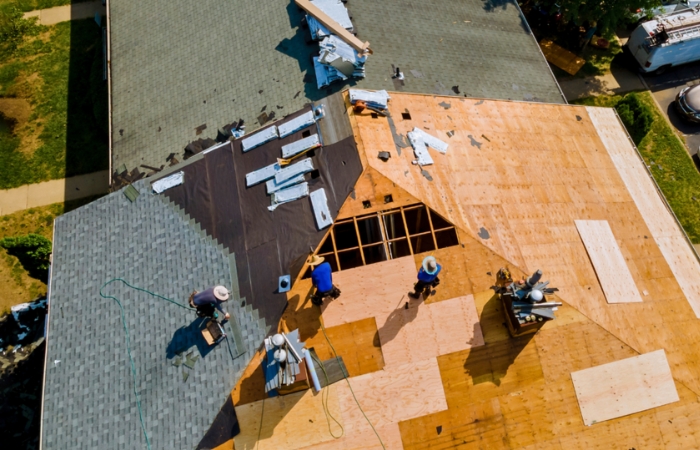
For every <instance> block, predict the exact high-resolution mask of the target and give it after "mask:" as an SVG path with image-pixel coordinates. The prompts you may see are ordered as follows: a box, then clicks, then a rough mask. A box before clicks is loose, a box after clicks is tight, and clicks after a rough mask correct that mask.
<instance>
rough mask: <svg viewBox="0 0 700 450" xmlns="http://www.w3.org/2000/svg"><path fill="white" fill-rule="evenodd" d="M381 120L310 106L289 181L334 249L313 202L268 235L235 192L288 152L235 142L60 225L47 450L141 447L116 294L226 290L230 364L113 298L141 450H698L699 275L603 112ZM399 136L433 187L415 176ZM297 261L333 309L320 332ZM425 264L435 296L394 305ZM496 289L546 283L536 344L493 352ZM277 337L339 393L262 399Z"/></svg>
mask: <svg viewBox="0 0 700 450" xmlns="http://www.w3.org/2000/svg"><path fill="white" fill-rule="evenodd" d="M389 96H390V100H389V102H388V114H387V115H386V116H384V115H382V114H379V113H377V112H375V111H373V110H371V109H365V110H364V111H361V112H355V110H354V109H353V107H352V106H351V105H350V102H349V100H348V93H346V92H344V93H339V94H335V95H333V96H330V97H328V98H326V99H324V100H323V101H322V102H320V103H322V105H323V109H324V111H325V114H326V115H325V117H323V118H321V119H319V120H318V122H317V125H316V128H315V129H313V130H315V131H316V132H317V133H318V134H319V135H320V139H321V141H322V142H323V148H320V149H318V148H317V149H314V150H313V153H312V154H308V153H307V154H305V157H308V158H311V159H312V160H313V164H314V167H316V168H318V169H319V173H317V174H312V173H308V174H306V175H304V176H303V178H304V182H305V183H308V184H309V185H310V186H311V188H310V190H311V191H314V192H316V191H318V190H320V189H321V188H323V189H324V191H325V192H326V195H327V197H328V206H329V209H330V211H331V215H332V221H333V224H332V225H331V226H330V227H325V226H324V227H321V229H320V230H319V228H318V227H317V226H316V223H315V222H314V221H313V220H311V219H310V217H312V216H313V212H314V211H313V210H314V208H315V207H316V205H315V204H314V203H313V201H309V199H306V198H302V199H301V200H296V201H292V202H290V203H285V204H281V205H279V206H278V207H277V209H275V210H274V211H272V212H271V211H269V210H268V206H271V205H270V197H267V196H266V195H265V191H266V183H261V184H258V185H255V186H252V187H247V186H246V183H247V182H246V176H245V175H248V174H250V173H251V170H257V169H260V168H263V167H267V166H268V165H270V164H273V163H274V162H275V160H276V159H277V158H278V157H279V156H280V149H281V147H282V146H283V145H287V144H289V143H291V142H296V141H298V140H300V139H305V138H307V137H308V136H304V130H298V131H296V132H295V133H296V134H294V135H292V136H291V137H290V138H289V139H287V138H283V139H275V138H273V139H272V140H270V141H268V142H266V143H264V144H262V145H261V146H260V147H257V148H253V149H252V150H248V151H246V152H244V151H243V147H242V144H241V143H242V140H238V141H234V142H233V143H231V144H226V145H224V146H222V147H220V148H217V149H215V150H212V151H211V152H209V153H206V154H201V155H198V156H196V157H194V158H193V159H191V160H188V161H186V162H185V163H183V164H182V165H180V166H177V167H174V168H173V169H172V171H173V173H178V172H179V171H182V172H184V177H183V180H184V181H183V184H181V185H178V186H175V187H171V188H170V189H168V190H166V191H165V192H164V193H163V194H155V193H154V192H152V191H151V189H150V184H149V183H147V182H146V180H142V181H140V182H138V183H136V184H135V187H136V189H137V190H138V191H139V193H140V195H139V196H138V197H137V198H136V201H135V202H133V203H132V202H130V201H129V200H127V198H126V197H125V195H124V192H122V191H119V192H116V193H114V194H111V195H109V196H107V197H105V198H103V199H100V200H98V201H96V202H94V203H92V204H90V205H87V206H85V207H83V208H81V209H78V210H76V211H73V212H71V213H69V214H67V215H65V216H62V218H59V219H58V220H57V223H56V236H55V253H54V263H53V268H52V273H53V275H52V280H51V283H50V289H51V291H50V297H49V302H50V309H49V311H50V313H49V314H50V325H49V332H48V337H47V342H48V348H47V355H48V356H47V358H48V361H49V363H48V365H47V369H46V388H45V389H46V393H45V399H44V411H43V414H44V415H43V418H42V423H43V429H42V438H43V445H44V448H66V447H70V448H88V447H90V448H92V447H95V446H96V445H99V447H100V448H121V447H124V446H128V447H130V448H137V447H142V446H144V445H145V444H144V440H143V439H144V438H143V434H142V433H141V425H140V422H139V419H138V417H139V411H138V408H137V407H136V402H135V400H134V396H133V392H132V391H133V390H132V381H131V374H130V371H129V359H128V356H127V354H126V347H125V344H124V329H123V327H122V324H121V320H120V317H119V310H118V307H117V306H116V305H115V304H114V303H113V302H112V301H111V300H109V299H104V298H101V297H100V296H99V294H98V292H99V289H100V286H102V284H103V283H104V282H105V281H108V280H109V279H111V278H113V277H117V276H120V277H123V278H124V279H126V280H129V281H131V282H132V283H133V284H135V285H138V286H140V287H143V288H146V289H148V290H149V291H153V292H157V293H159V294H161V295H165V296H167V297H170V298H186V296H187V295H188V294H189V292H190V291H191V290H192V289H201V288H203V287H206V286H207V285H210V284H217V283H223V284H226V285H231V286H234V289H233V291H234V295H233V296H234V300H233V301H232V302H231V303H232V307H230V310H231V312H232V316H233V320H232V327H236V328H237V330H238V332H239V333H240V335H239V337H238V338H237V339H238V340H236V332H235V331H234V330H233V329H229V330H227V331H228V332H229V333H230V334H231V336H232V337H233V339H232V341H233V344H232V345H233V347H234V349H233V353H234V354H240V355H239V356H237V357H236V359H234V360H233V361H232V360H231V355H230V354H229V351H228V350H227V349H226V347H225V346H224V345H225V343H221V344H219V345H218V346H215V347H213V348H211V349H209V350H207V349H199V348H197V349H194V347H196V345H195V343H194V341H192V340H187V339H186V338H185V335H186V332H185V331H179V330H180V329H184V330H188V328H191V327H192V325H189V326H188V323H190V321H191V318H188V316H187V314H189V313H187V312H185V311H184V310H182V313H180V310H179V309H178V308H177V307H175V306H171V305H167V304H160V303H156V302H155V301H154V300H152V298H151V297H150V296H149V295H148V294H147V293H144V292H134V291H133V290H130V289H128V288H127V287H125V286H122V285H118V286H117V285H114V284H113V285H110V286H108V288H107V289H109V290H108V291H107V293H108V294H110V295H114V296H116V297H119V298H121V299H122V301H123V303H124V308H125V311H126V323H127V325H128V327H129V329H130V333H131V336H132V352H133V354H134V360H135V362H136V365H137V386H136V390H137V391H138V392H139V395H140V396H141V402H142V409H143V413H144V414H143V415H144V426H145V429H146V430H147V431H148V433H149V434H150V436H151V444H152V445H153V448H154V449H156V448H180V447H195V446H197V445H199V448H217V449H230V448H232V446H233V445H235V448H236V449H241V448H253V447H255V448H259V449H266V448H267V449H280V448H285V449H294V448H297V449H301V448H314V449H325V448H327V449H338V448H345V449H351V448H381V447H382V445H383V446H385V447H386V448H392V449H393V448H414V447H415V448H417V447H420V448H424V447H437V446H441V447H445V448H450V447H458V446H466V447H474V448H489V449H490V448H537V449H540V448H558V449H563V448H566V449H569V448H590V447H595V446H598V447H601V448H613V447H614V448H617V447H619V448H632V447H634V448H645V447H653V448H693V447H698V446H700V437H697V438H696V436H695V433H694V432H693V431H692V430H694V429H695V428H697V426H696V425H698V424H697V423H696V422H698V421H700V406H699V405H698V402H697V397H698V395H700V375H698V374H700V363H699V362H698V358H697V350H696V349H697V348H698V342H697V341H698V339H699V338H698V336H700V325H699V324H698V317H700V281H699V280H698V277H697V274H698V273H699V271H700V263H698V259H697V257H696V255H695V253H694V250H693V249H692V247H691V246H690V244H689V242H688V241H687V239H686V237H685V235H684V233H683V231H682V229H681V228H680V226H679V225H678V223H677V222H676V221H675V219H674V217H673V215H672V213H671V212H670V210H669V209H668V207H667V205H666V203H665V201H664V199H663V197H662V196H661V194H660V193H659V191H658V190H657V189H656V186H655V184H654V181H653V179H652V178H651V176H650V174H649V172H648V171H647V169H646V167H645V165H644V163H643V161H642V160H641V158H640V157H639V155H638V153H637V152H636V149H635V148H634V147H633V146H632V144H631V141H630V139H629V138H628V136H627V134H626V132H625V130H624V127H623V126H622V125H621V123H620V121H619V119H618V118H617V116H616V114H615V112H614V110H612V109H605V108H594V107H583V106H571V105H556V104H540V103H523V102H515V101H497V100H477V99H472V98H464V97H462V98H455V97H453V96H438V95H422V94H411V93H403V92H389ZM315 106H316V105H315ZM306 112H307V110H301V111H299V112H298V113H297V114H295V115H292V116H290V117H289V118H287V119H285V121H284V122H289V121H291V120H294V119H295V117H296V116H298V115H303V114H305V113H306ZM275 125H278V129H279V128H289V126H287V127H279V125H282V123H280V122H278V123H276V124H275ZM306 131H308V130H306ZM409 132H410V133H411V134H409ZM260 133H261V135H262V134H263V133H265V130H261V132H260ZM307 134H308V133H307ZM417 137H418V138H420V139H422V141H421V142H425V143H427V145H428V147H426V148H425V151H427V152H428V157H429V158H430V159H431V160H432V164H429V165H422V166H421V165H419V164H414V161H415V160H416V155H415V154H414V152H413V149H412V148H411V144H413V145H414V146H415V145H416V144H415V142H417V141H416V139H417ZM285 139H287V140H285ZM257 141H258V142H262V139H257ZM441 142H442V144H441ZM443 144H446V145H443ZM424 156H425V155H424ZM334 161H335V162H334ZM338 161H339V162H338ZM353 161H354V162H353ZM165 175H167V174H163V176H165ZM228 178H230V180H227V179H228ZM149 181H150V180H149ZM232 193H233V194H232ZM229 196H230V197H232V199H230V198H228V197H229ZM228 209H233V210H238V212H234V213H229V212H228V211H227V210H228ZM266 227H269V228H266ZM280 227H283V228H286V229H284V230H282V229H280ZM266 230H267V231H266ZM310 250H313V252H314V253H315V254H318V255H323V256H324V258H326V260H327V261H329V262H331V266H332V268H333V271H334V273H333V282H334V284H335V285H336V286H337V287H338V288H339V289H340V290H341V295H340V297H339V298H338V299H336V300H331V301H327V302H326V303H325V304H324V305H323V306H322V307H321V308H319V307H318V306H315V305H313V304H312V303H311V300H310V296H311V294H312V293H313V289H312V286H311V280H310V279H309V278H308V277H307V275H308V271H307V265H306V264H305V263H304V260H305V258H306V256H307V255H308V253H309V251H310ZM428 255H432V256H434V257H435V258H436V259H437V261H438V262H439V263H440V264H441V265H442V272H441V273H440V280H441V283H440V284H439V286H437V287H436V288H435V293H434V294H433V295H430V296H428V297H427V298H426V299H422V300H411V299H410V298H409V297H408V296H407V293H408V292H409V291H410V290H411V288H412V287H413V283H414V282H415V280H416V272H417V269H418V267H419V266H420V264H421V262H422V261H423V259H424V258H425V257H426V256H428ZM501 268H508V269H509V270H510V272H511V273H512V275H513V278H515V279H517V278H520V277H526V276H528V275H530V274H532V273H533V272H534V271H536V270H538V269H540V270H542V272H543V274H544V277H543V280H548V281H549V282H550V286H551V287H555V288H558V291H557V292H555V293H554V294H549V300H552V301H554V302H560V303H561V306H559V308H558V310H556V311H555V316H556V319H554V320H550V321H546V322H544V323H543V326H542V327H541V328H540V329H539V331H538V332H537V333H535V334H526V335H522V336H519V337H512V336H511V334H510V333H509V330H508V328H507V327H506V324H505V322H506V319H505V316H504V311H503V304H502V303H501V301H500V300H499V297H498V296H497V295H495V294H494V290H493V287H494V284H495V283H496V274H497V273H498V271H499V269H501ZM282 274H290V275H291V276H292V281H293V284H292V288H291V290H290V291H289V292H287V293H283V294H280V293H279V291H277V290H276V289H275V287H276V286H277V285H276V283H277V280H278V277H279V275H282ZM273 285H274V286H273ZM285 306H286V309H284V308H285ZM283 309H284V310H283ZM171 310H172V311H171ZM276 329H279V330H280V331H284V332H286V331H293V330H297V329H298V330H299V337H300V339H301V341H303V342H304V345H305V348H307V349H311V348H313V350H314V351H315V353H316V354H317V355H318V358H319V359H320V360H323V361H326V360H329V359H332V358H333V357H334V356H335V355H336V354H337V356H338V357H340V358H341V359H342V365H343V366H344V367H346V368H347V371H348V378H347V382H345V381H343V380H342V377H340V379H338V378H336V379H335V380H334V381H336V382H335V383H331V384H330V385H329V386H328V387H327V388H324V391H323V394H322V395H314V393H313V392H312V390H310V389H306V390H303V391H300V392H296V393H292V394H289V395H281V396H278V397H268V395H267V393H266V392H265V381H266V380H265V376H264V375H263V367H262V365H261V364H262V359H263V358H262V356H263V350H262V349H261V344H262V338H263V337H264V336H266V335H269V334H270V333H273V332H274V331H275V330H276ZM81 330H87V331H81ZM190 331H191V330H190ZM175 335H177V337H178V339H179V340H177V345H176V344H169V341H171V340H175ZM239 342H242V344H240V346H239ZM181 343H182V345H180V344H181ZM331 344H332V345H331ZM176 347H177V348H176ZM178 357H180V358H182V359H181V360H184V361H186V362H188V364H189V366H194V369H191V368H187V367H189V366H187V367H180V366H177V367H175V366H174V362H175V361H177V359H176V358H178ZM196 359H199V362H196V364H193V363H192V361H193V360H196ZM182 372H187V373H188V377H189V380H188V379H187V378H185V377H184V376H183V374H182ZM319 377H321V378H323V377H324V374H322V373H319ZM229 393H230V396H229V397H228V399H227V398H226V397H227V396H228V395H229ZM222 404H223V405H224V407H222V406H221V405H222ZM233 406H235V408H233ZM234 411H235V414H234ZM330 416H332V417H333V418H334V419H335V420H336V421H333V420H331V418H330ZM341 427H342V428H341ZM217 430H218V431H217ZM220 430H226V431H225V432H221V431H220ZM374 430H376V435H375V431H374ZM207 431H208V432H207ZM234 434H236V435H235V436H234ZM377 435H378V436H379V439H378V437H377ZM380 440H381V443H380ZM696 440H697V441H698V442H696Z"/></svg>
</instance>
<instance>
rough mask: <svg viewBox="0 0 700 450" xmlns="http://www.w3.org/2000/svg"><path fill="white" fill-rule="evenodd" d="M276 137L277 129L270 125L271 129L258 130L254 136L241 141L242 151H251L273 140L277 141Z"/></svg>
mask: <svg viewBox="0 0 700 450" xmlns="http://www.w3.org/2000/svg"><path fill="white" fill-rule="evenodd" d="M278 137H279V135H278V134H277V127H276V126H275V125H272V126H271V127H268V128H265V129H263V130H260V131H258V132H256V133H255V134H253V135H251V136H250V137H247V138H245V139H243V141H242V142H241V144H242V146H243V151H244V152H247V151H250V150H253V149H254V148H256V147H260V146H261V145H263V144H264V143H266V142H270V141H272V140H273V139H277V138H278Z"/></svg>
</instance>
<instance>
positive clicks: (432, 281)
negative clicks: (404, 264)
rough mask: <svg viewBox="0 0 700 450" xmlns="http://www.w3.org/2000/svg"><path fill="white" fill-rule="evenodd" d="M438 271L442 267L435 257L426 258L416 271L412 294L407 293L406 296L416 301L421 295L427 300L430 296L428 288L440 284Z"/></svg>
mask: <svg viewBox="0 0 700 450" xmlns="http://www.w3.org/2000/svg"><path fill="white" fill-rule="evenodd" d="M440 270H442V266H441V265H440V264H438V263H437V260H436V259H435V257H433V256H426V257H425V259H424V260H423V264H422V265H421V268H420V270H419V271H418V281H417V282H416V284H415V285H413V292H409V293H408V296H409V297H411V298H414V299H418V297H420V295H421V294H423V298H427V297H428V296H429V295H430V294H431V292H430V288H433V287H435V286H437V285H438V284H440V279H439V278H438V274H439V273H440Z"/></svg>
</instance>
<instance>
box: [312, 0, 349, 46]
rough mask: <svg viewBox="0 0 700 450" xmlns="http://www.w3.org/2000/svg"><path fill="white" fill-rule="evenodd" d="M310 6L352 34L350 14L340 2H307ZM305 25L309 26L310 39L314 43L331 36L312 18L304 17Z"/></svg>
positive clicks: (329, 0)
mask: <svg viewBox="0 0 700 450" xmlns="http://www.w3.org/2000/svg"><path fill="white" fill-rule="evenodd" d="M309 1H310V2H311V3H312V4H314V5H316V6H317V7H318V9H320V10H321V11H323V12H324V13H326V14H327V15H328V17H330V18H331V19H333V20H335V21H336V22H338V25H340V26H341V27H343V28H345V29H346V30H348V31H349V32H351V33H352V32H353V25H352V21H351V20H350V14H349V13H348V9H347V8H346V7H345V4H344V3H343V2H342V1H341V0H309ZM306 24H307V25H308V26H309V31H310V32H311V38H312V39H313V40H314V41H320V40H321V39H323V38H324V37H327V36H331V32H330V31H328V28H326V27H324V26H323V24H322V23H321V22H319V21H318V20H316V19H315V18H314V16H312V15H310V14H307V15H306Z"/></svg>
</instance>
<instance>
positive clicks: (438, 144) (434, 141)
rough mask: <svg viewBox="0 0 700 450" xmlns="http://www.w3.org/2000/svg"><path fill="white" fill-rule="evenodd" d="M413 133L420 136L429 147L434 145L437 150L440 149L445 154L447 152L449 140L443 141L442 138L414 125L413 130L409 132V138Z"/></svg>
mask: <svg viewBox="0 0 700 450" xmlns="http://www.w3.org/2000/svg"><path fill="white" fill-rule="evenodd" d="M411 133H413V134H414V135H418V136H420V138H421V139H422V140H423V143H424V144H425V145H427V146H428V147H432V148H434V149H435V150H437V151H439V152H440V153H442V154H443V155H444V154H446V153H447V147H448V145H447V142H443V141H441V140H440V139H438V138H436V137H435V136H432V135H430V134H428V133H426V132H425V131H423V130H421V129H420V128H418V127H414V128H413V131H410V132H409V139H410V137H411Z"/></svg>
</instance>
